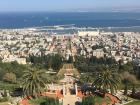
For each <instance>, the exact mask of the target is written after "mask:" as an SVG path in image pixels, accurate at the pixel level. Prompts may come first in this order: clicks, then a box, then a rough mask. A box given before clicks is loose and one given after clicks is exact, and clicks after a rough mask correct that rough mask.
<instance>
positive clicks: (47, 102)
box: [30, 97, 59, 105]
mask: <svg viewBox="0 0 140 105" xmlns="http://www.w3.org/2000/svg"><path fill="white" fill-rule="evenodd" d="M30 102H31V103H32V104H34V105H59V100H58V99H54V98H49V97H39V98H36V99H32V100H30Z"/></svg>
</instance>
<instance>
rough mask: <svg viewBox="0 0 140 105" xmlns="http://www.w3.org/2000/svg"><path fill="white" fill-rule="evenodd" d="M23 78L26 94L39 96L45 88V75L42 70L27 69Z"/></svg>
mask: <svg viewBox="0 0 140 105" xmlns="http://www.w3.org/2000/svg"><path fill="white" fill-rule="evenodd" d="M22 79H23V83H22V86H23V90H24V94H25V95H26V96H32V97H37V95H39V94H40V93H41V92H42V91H43V90H44V88H45V77H44V72H43V71H42V70H35V69H30V70H27V71H25V72H24V74H23V77H22Z"/></svg>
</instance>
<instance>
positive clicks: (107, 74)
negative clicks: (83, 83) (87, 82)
mask: <svg viewBox="0 0 140 105" xmlns="http://www.w3.org/2000/svg"><path fill="white" fill-rule="evenodd" d="M119 83H120V79H119V76H118V74H117V73H115V72H113V71H112V70H110V69H109V68H107V67H104V70H103V71H102V72H100V73H99V75H98V76H97V78H96V79H95V81H94V82H93V85H94V86H96V87H97V88H99V89H103V90H104V91H105V92H107V89H110V91H111V93H114V91H116V90H117V88H118V84H119Z"/></svg>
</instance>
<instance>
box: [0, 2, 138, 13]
mask: <svg viewBox="0 0 140 105" xmlns="http://www.w3.org/2000/svg"><path fill="white" fill-rule="evenodd" d="M137 8H140V0H0V11H74V10H83V11H84V10H85V11H86V10H93V11H98V10H101V11H102V10H107V11H108V10H114V9H119V10H121V9H122V10H131V9H137Z"/></svg>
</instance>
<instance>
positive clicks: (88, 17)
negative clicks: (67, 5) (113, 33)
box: [0, 12, 140, 29]
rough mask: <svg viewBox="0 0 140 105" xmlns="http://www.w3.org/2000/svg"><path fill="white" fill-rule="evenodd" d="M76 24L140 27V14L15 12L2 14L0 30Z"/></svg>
mask: <svg viewBox="0 0 140 105" xmlns="http://www.w3.org/2000/svg"><path fill="white" fill-rule="evenodd" d="M67 24H75V26H76V27H133V26H140V13H120V12H110V13H109V12H108V13H105V12H104V13H101V12H27V13H26V12H21V13H20V12H19V13H18V12H13V13H8V12H6V13H0V28H2V29H4V28H7V29H11V28H12V29H13V28H27V27H41V26H54V25H67Z"/></svg>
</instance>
